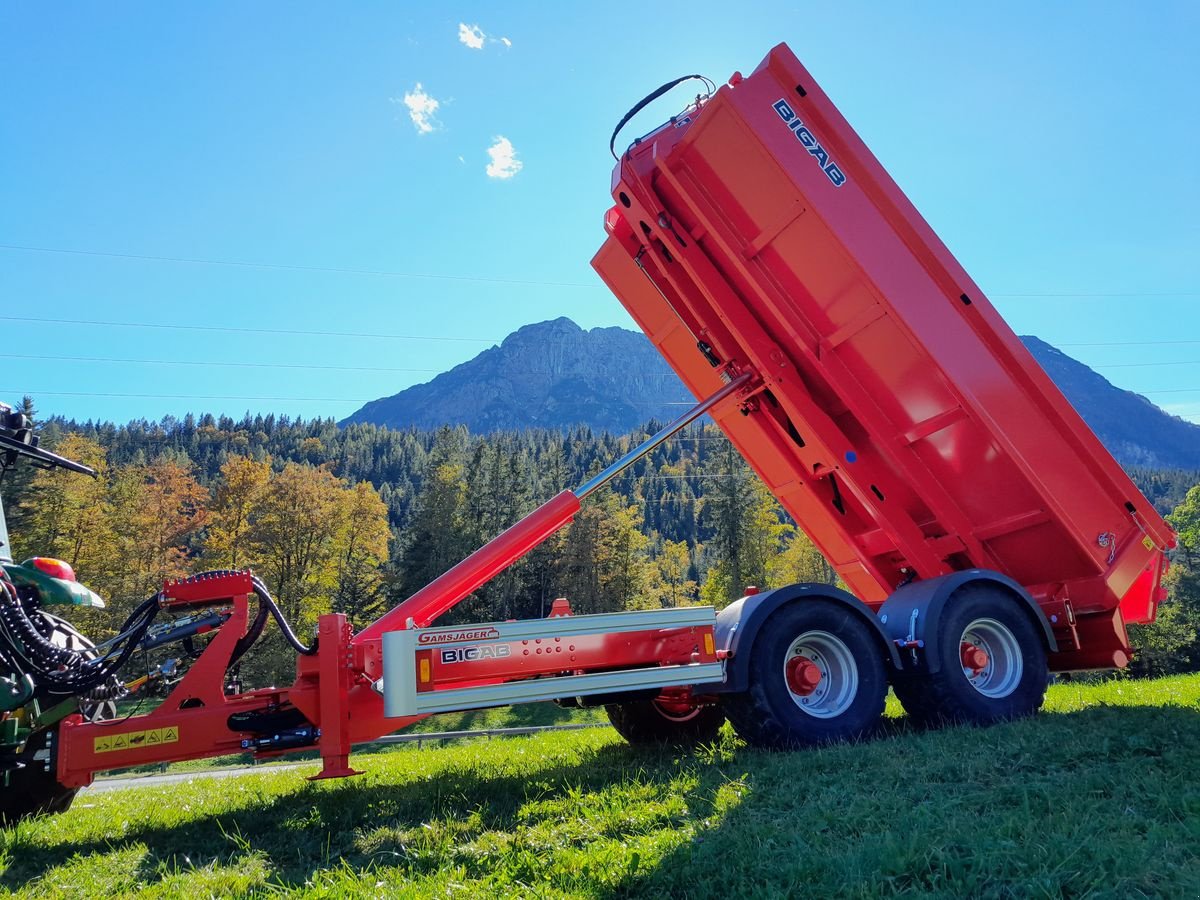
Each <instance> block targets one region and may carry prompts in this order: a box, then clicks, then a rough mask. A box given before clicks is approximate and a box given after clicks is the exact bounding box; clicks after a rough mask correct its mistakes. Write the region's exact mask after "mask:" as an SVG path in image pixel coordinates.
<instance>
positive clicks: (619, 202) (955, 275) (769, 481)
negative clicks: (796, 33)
mask: <svg viewBox="0 0 1200 900" xmlns="http://www.w3.org/2000/svg"><path fill="white" fill-rule="evenodd" d="M612 193H613V198H614V200H615V201H616V204H615V206H614V207H613V208H612V209H611V210H610V211H609V213H608V215H607V216H606V219H605V226H606V230H607V232H608V239H607V240H606V241H605V243H604V245H603V247H602V248H601V249H600V251H599V253H598V254H597V255H596V257H595V259H594V260H593V262H592V265H593V266H594V267H595V269H596V271H597V272H598V273H599V274H600V276H601V277H602V278H603V279H604V281H605V282H606V283H607V284H608V286H609V287H610V288H611V289H612V290H613V292H614V293H615V294H616V295H617V297H618V298H619V299H620V300H621V302H622V303H623V304H624V306H625V307H626V309H628V310H629V312H630V314H631V315H632V316H633V318H634V319H635V320H636V321H637V322H638V324H639V326H640V327H641V328H642V329H643V330H644V331H645V332H646V334H647V335H648V336H649V337H650V339H651V341H652V342H653V343H654V344H655V345H656V346H657V347H658V349H659V350H660V351H661V352H662V354H663V356H664V357H665V358H666V359H667V361H668V362H669V363H670V365H671V366H672V367H673V368H674V369H675V371H676V372H677V373H678V374H679V376H680V377H681V378H682V380H683V381H684V383H685V384H686V385H687V386H688V388H689V389H690V390H691V391H692V392H693V393H694V394H695V395H696V396H697V397H702V396H705V395H707V394H709V393H711V392H712V391H714V390H716V389H717V388H718V387H719V386H720V383H721V379H720V376H721V373H722V371H724V372H726V373H729V372H740V371H751V372H753V373H755V374H756V375H757V377H758V378H759V379H761V385H760V390H759V391H758V393H757V394H756V395H755V396H754V397H753V398H752V400H751V401H750V403H749V404H748V405H747V406H746V408H745V409H744V411H739V410H737V409H729V410H727V411H725V412H724V413H722V414H719V415H718V416H717V421H718V424H719V425H720V427H721V428H722V429H723V431H724V432H725V434H726V435H727V436H728V437H729V439H730V440H731V441H732V442H733V443H734V445H735V446H736V447H737V449H738V450H739V451H740V452H741V453H742V455H743V456H744V457H745V458H746V460H747V461H748V462H749V463H750V465H751V466H752V467H753V468H754V469H755V471H756V472H757V473H758V475H759V476H760V477H761V478H762V479H763V481H764V483H765V484H766V485H767V486H768V488H770V490H771V491H772V492H773V493H774V494H775V496H776V497H777V498H778V499H779V501H780V503H781V504H782V505H783V506H784V508H785V509H786V510H787V511H788V512H789V513H790V514H791V515H792V516H793V517H794V519H795V520H796V522H797V523H798V524H799V525H800V526H801V528H803V530H804V531H805V532H806V533H807V534H808V535H809V537H810V538H811V539H812V540H813V541H814V542H815V543H816V545H817V546H818V548H819V549H820V550H821V551H822V552H823V553H824V555H825V556H826V558H827V559H828V560H829V561H830V563H831V564H832V565H833V566H834V568H835V569H836V570H837V571H838V573H839V574H840V575H841V577H842V578H843V579H844V581H845V582H846V583H847V585H848V586H849V587H850V589H851V590H852V591H853V592H854V593H856V594H857V595H858V596H859V597H861V598H862V599H863V600H865V601H866V602H867V603H868V604H870V605H872V606H874V607H878V605H880V604H881V603H882V602H883V601H884V600H885V599H886V598H887V597H888V596H889V595H890V594H891V593H892V591H893V590H895V589H896V587H898V586H899V585H900V584H902V583H904V582H906V581H908V580H910V579H912V578H931V577H935V576H938V575H943V574H948V573H950V572H953V571H957V570H963V569H973V568H981V569H991V570H994V571H998V572H1001V573H1003V574H1005V575H1008V576H1009V577H1011V578H1013V579H1014V580H1016V581H1017V582H1019V583H1020V584H1021V585H1023V586H1025V587H1026V588H1027V589H1028V590H1029V591H1030V593H1031V594H1032V595H1033V596H1034V598H1035V599H1036V600H1037V601H1038V602H1039V603H1040V604H1041V605H1042V607H1043V609H1044V610H1045V611H1046V613H1047V616H1048V618H1050V619H1051V621H1052V622H1053V625H1054V630H1055V634H1056V637H1057V638H1058V640H1059V645H1060V647H1059V650H1060V652H1059V653H1057V654H1055V655H1053V656H1052V659H1051V665H1052V667H1054V668H1056V669H1060V670H1061V669H1084V668H1099V667H1109V666H1121V665H1124V664H1125V663H1126V662H1127V661H1128V653H1129V646H1128V644H1129V642H1128V638H1127V636H1126V631H1125V624H1126V623H1128V622H1146V621H1151V620H1152V619H1153V616H1154V610H1155V607H1156V604H1157V602H1158V600H1159V598H1160V594H1161V591H1162V588H1161V582H1162V576H1163V574H1164V572H1165V570H1166V562H1165V557H1164V551H1165V550H1167V549H1168V548H1170V547H1172V546H1174V535H1173V533H1172V531H1171V530H1170V528H1169V527H1168V526H1167V524H1166V523H1165V522H1164V521H1163V519H1162V517H1161V516H1159V515H1158V513H1157V512H1156V511H1155V510H1154V508H1153V507H1152V506H1151V504H1150V503H1149V502H1148V501H1147V500H1146V499H1145V498H1144V497H1143V496H1142V495H1141V493H1140V492H1139V491H1138V489H1137V488H1136V487H1135V486H1134V484H1133V483H1132V482H1131V481H1130V479H1129V477H1128V476H1127V475H1126V474H1125V472H1124V471H1123V470H1122V469H1121V467H1120V466H1119V465H1118V464H1117V462H1116V461H1115V460H1114V459H1113V458H1112V456H1111V455H1110V454H1109V453H1108V451H1107V450H1105V448H1104V447H1103V445H1102V444H1101V443H1100V441H1099V440H1098V439H1097V438H1096V436H1095V435H1094V434H1093V433H1092V432H1091V430H1090V429H1089V428H1088V427H1087V426H1086V425H1085V424H1084V422H1083V420H1082V419H1081V418H1080V417H1079V415H1078V414H1077V413H1076V412H1075V410H1074V409H1073V408H1072V407H1071V405H1070V403H1068V401H1067V400H1066V399H1065V398H1064V397H1063V395H1062V393H1061V392H1060V391H1059V390H1058V388H1057V387H1056V386H1055V385H1054V384H1053V382H1052V381H1051V380H1050V378H1049V377H1048V376H1047V375H1046V374H1045V372H1043V371H1042V369H1041V367H1040V366H1039V365H1038V364H1037V362H1036V361H1035V360H1034V359H1033V357H1032V355H1031V354H1030V353H1029V351H1028V350H1027V349H1026V348H1025V347H1024V345H1023V344H1022V343H1021V341H1020V340H1019V339H1018V338H1017V336H1016V335H1015V334H1014V333H1013V331H1012V330H1011V329H1010V328H1009V327H1008V325H1007V324H1006V323H1005V322H1004V320H1003V319H1002V318H1001V317H1000V315H999V314H998V313H997V312H996V310H995V309H994V308H993V306H992V305H991V303H989V302H988V300H987V298H986V297H985V296H984V295H983V292H982V291H981V290H980V289H979V286H978V285H976V284H975V283H974V282H973V281H972V280H971V278H970V277H969V276H968V275H967V273H966V272H965V271H964V270H963V268H962V267H961V266H960V265H959V264H958V262H957V261H956V260H955V259H954V257H953V256H952V255H951V253H950V251H949V250H947V249H946V247H945V245H944V244H942V242H941V241H940V240H939V239H938V237H937V235H935V234H934V232H933V230H932V229H931V228H930V227H929V225H928V224H927V223H926V222H925V221H924V219H922V218H921V216H920V214H919V213H918V212H917V211H916V209H915V208H914V207H913V205H912V204H911V203H910V202H909V200H908V199H907V198H906V197H905V195H904V194H903V192H902V191H901V190H900V188H899V187H898V186H897V185H896V184H895V182H894V181H892V179H891V178H890V177H889V176H888V174H887V172H886V171H885V170H884V169H883V167H882V166H881V165H880V163H879V162H878V161H877V160H876V159H875V157H874V156H873V155H872V154H871V152H870V151H869V150H868V149H867V147H866V145H865V144H863V142H862V141H861V140H860V139H859V137H858V135H857V134H855V132H854V130H853V129H852V128H851V127H850V125H849V124H848V123H847V122H846V120H845V119H844V118H843V117H842V115H841V114H840V113H839V112H838V110H837V109H836V108H835V107H834V105H833V103H832V102H830V100H829V98H828V97H827V96H826V95H825V93H824V92H823V91H822V90H821V88H820V87H819V86H818V85H817V83H816V82H815V81H814V80H813V78H812V76H811V75H810V74H809V73H808V71H807V70H805V68H804V67H803V66H802V65H801V64H800V62H799V61H798V60H797V59H796V57H795V56H794V55H793V54H792V52H791V51H790V50H789V49H788V48H787V46H786V45H780V46H778V47H776V48H775V49H774V50H772V51H771V53H770V54H769V55H768V57H767V58H766V59H765V60H764V61H763V63H762V64H761V65H760V66H759V67H758V68H757V69H756V70H755V71H754V72H753V73H752V74H751V75H749V76H747V77H745V78H742V77H741V76H740V75H735V76H734V77H733V78H731V79H730V83H729V84H727V85H724V86H722V87H721V88H720V89H719V90H718V91H717V92H716V93H715V94H714V95H713V96H712V97H711V98H710V99H708V100H706V101H703V102H702V103H699V104H698V105H696V106H694V107H693V108H691V109H690V110H688V112H687V113H686V114H685V115H683V116H680V117H676V119H674V120H672V122H670V123H668V124H667V125H665V126H663V127H662V128H660V129H658V130H657V131H655V132H653V133H651V134H650V135H648V136H647V137H646V138H643V139H641V140H640V141H638V142H636V143H635V145H634V146H632V147H631V148H630V150H629V151H628V152H627V153H626V154H625V155H624V156H623V157H622V159H621V162H620V163H619V164H618V165H617V167H616V169H615V171H614V176H613V190H612ZM699 343H703V344H705V345H707V347H709V348H711V350H710V351H709V352H708V353H707V354H705V353H702V352H701V351H700V350H698V349H697V346H698V344H699ZM714 363H715V364H716V365H714Z"/></svg>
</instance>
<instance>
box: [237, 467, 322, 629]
mask: <svg viewBox="0 0 1200 900" xmlns="http://www.w3.org/2000/svg"><path fill="white" fill-rule="evenodd" d="M344 487H345V485H344V483H343V482H341V481H339V480H338V479H337V478H334V477H333V475H331V474H330V473H329V472H328V471H326V470H325V469H315V468H313V467H312V466H306V465H301V464H299V463H288V464H287V465H286V466H284V468H283V471H281V472H279V473H277V474H276V475H275V476H274V477H272V478H271V479H270V481H269V483H268V484H267V487H266V489H265V490H264V491H263V493H262V496H261V498H260V500H259V508H258V512H257V515H256V516H255V517H254V520H253V525H252V529H251V535H250V539H251V540H252V541H253V544H254V546H255V553H256V555H257V564H258V568H260V569H261V570H262V571H263V573H264V574H265V575H266V576H267V583H268V584H269V585H270V586H271V587H272V589H273V591H274V594H275V599H276V601H277V602H278V603H279V606H280V608H281V609H282V610H283V612H284V614H285V615H286V616H287V617H288V619H289V620H291V621H292V622H293V623H295V625H296V626H297V627H299V626H300V625H301V623H304V624H306V625H311V624H313V623H315V620H316V616H317V615H319V614H320V613H321V612H323V611H325V609H326V607H327V598H328V596H329V594H330V593H331V592H332V589H333V588H334V585H335V583H336V578H337V575H336V566H335V565H334V561H333V549H334V541H335V538H336V537H337V535H338V533H339V532H340V531H341V530H342V527H343V522H342V519H343V516H344V514H345V504H344V502H343V500H342V491H343V489H344ZM322 600H324V601H325V602H324V603H322Z"/></svg>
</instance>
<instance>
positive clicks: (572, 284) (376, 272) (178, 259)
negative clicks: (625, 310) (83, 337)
mask: <svg viewBox="0 0 1200 900" xmlns="http://www.w3.org/2000/svg"><path fill="white" fill-rule="evenodd" d="M0 250H16V251H21V252H25V253H61V254H68V255H71V256H100V257H104V258H107V259H133V260H139V261H141V262H172V263H188V264H190V265H199V266H231V267H235V268H239V269H283V270H288V271H296V272H329V273H333V274H337V275H368V276H372V277H375V278H425V279H432V280H436V281H471V282H480V283H483V284H513V285H522V286H524V287H569V288H588V289H589V290H596V289H601V290H607V288H605V287H604V285H602V284H587V283H584V282H580V281H537V280H534V279H528V278H496V277H493V276H490V275H440V274H437V273H434V272H389V271H384V270H382V269H355V268H348V267H340V266H301V265H295V264H289V263H263V262H245V261H242V260H232V259H203V258H200V257H190V256H150V255H148V254H141V253H107V252H103V251H100V250H74V249H68V248H66V247H29V246H25V245H23V244H0Z"/></svg>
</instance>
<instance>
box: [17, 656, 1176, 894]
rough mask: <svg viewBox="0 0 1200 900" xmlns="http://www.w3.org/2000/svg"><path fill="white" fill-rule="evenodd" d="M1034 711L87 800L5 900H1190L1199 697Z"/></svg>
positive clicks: (1153, 693)
mask: <svg viewBox="0 0 1200 900" xmlns="http://www.w3.org/2000/svg"><path fill="white" fill-rule="evenodd" d="M1046 708H1047V712H1046V713H1045V714H1044V715H1042V716H1040V717H1038V718H1036V719H1034V720H1031V721H1026V722H1021V723H1016V724H1012V725H1004V726H999V727H995V728H991V729H986V730H979V729H969V728H954V729H946V730H942V731H936V732H926V733H919V732H916V731H913V730H911V729H910V728H909V727H908V725H907V722H906V720H905V719H904V718H903V717H902V716H899V715H898V714H897V710H896V709H895V707H894V706H893V707H891V708H890V710H889V711H890V714H891V715H890V717H889V719H888V724H887V727H886V729H885V734H884V736H883V737H881V739H879V740H876V741H873V742H871V743H868V744H861V745H857V746H843V747H832V748H828V749H822V750H817V751H807V752H800V753H789V754H781V753H765V752H759V751H752V750H749V749H747V748H746V747H744V746H742V745H740V744H739V742H738V741H737V740H736V739H734V738H733V737H731V736H729V737H726V738H725V739H724V740H722V741H721V742H720V743H719V744H717V745H716V746H714V747H710V748H706V749H704V750H701V751H697V752H688V753H680V752H674V753H672V752H669V751H661V752H660V751H646V750H633V749H631V748H629V747H627V746H625V745H624V744H623V743H621V742H620V740H619V739H618V738H617V736H616V735H615V734H614V733H613V732H612V731H611V730H609V729H589V730H586V731H577V732H567V733H555V734H544V735H538V736H536V737H532V738H515V739H507V740H499V741H490V742H484V741H472V742H468V743H463V744H457V745H452V746H447V747H445V748H439V749H428V748H427V749H423V750H416V749H405V750H400V751H393V752H385V753H375V754H368V755H365V756H363V757H360V758H359V761H360V763H362V765H361V766H360V767H365V768H366V769H367V770H368V773H367V774H366V775H363V776H360V777H358V778H353V779H346V780H341V781H336V782H327V783H320V784H312V783H309V782H307V781H305V780H304V777H303V775H304V774H307V771H306V770H302V771H297V770H292V771H285V772H273V773H255V774H253V775H250V776H247V777H243V778H236V779H227V780H222V781H219V782H217V781H209V782H206V781H204V780H200V779H197V780H196V781H194V782H192V783H190V784H187V783H185V784H178V785H171V786H169V787H160V788H137V789H130V790H125V791H119V792H113V793H106V794H92V795H88V794H86V793H85V794H83V795H81V796H80V798H79V799H78V800H77V802H76V805H75V807H74V808H73V809H72V810H71V811H70V812H69V813H67V814H65V815H62V816H59V817H56V818H45V819H40V820H35V821H32V822H28V823H24V824H22V825H20V826H18V827H17V828H15V829H9V830H6V831H3V832H0V866H2V874H0V886H3V888H4V889H6V890H8V891H10V892H12V893H14V894H16V895H18V896H64V897H88V898H92V897H102V896H115V895H121V896H128V895H132V894H144V895H146V896H164V897H174V896H180V895H184V894H186V895H188V896H189V897H194V898H195V897H207V896H222V897H224V896H240V895H247V894H268V893H290V892H296V893H299V894H303V895H306V896H313V897H346V896H380V897H394V896H413V897H418V896H419V897H426V896H434V895H437V896H505V895H526V896H539V897H543V896H544V897H555V896H585V897H609V896H613V897H617V896H679V897H682V896H692V897H718V896H719V897H729V896H782V895H800V894H812V895H818V896H819V895H837V896H862V897H866V896H872V897H874V896H893V895H930V894H932V895H940V896H945V897H1072V898H1074V897H1080V898H1082V897H1121V898H1126V897H1195V896H1198V895H1200V772H1198V771H1197V765H1198V763H1200V676H1187V677H1177V678H1171V679H1165V680H1162V681H1153V682H1132V681H1115V682H1109V683H1106V684H1101V685H1091V686H1085V685H1078V686H1077V685H1059V686H1055V687H1053V688H1051V690H1050V694H1049V697H1048V700H1047V705H1046ZM489 716H490V717H496V716H497V714H496V713H491V714H489ZM487 718H488V717H487V716H485V717H482V719H487ZM491 724H500V722H495V721H493V722H492V723H491ZM442 727H454V726H452V725H450V724H448V723H447V724H444V725H443V726H442Z"/></svg>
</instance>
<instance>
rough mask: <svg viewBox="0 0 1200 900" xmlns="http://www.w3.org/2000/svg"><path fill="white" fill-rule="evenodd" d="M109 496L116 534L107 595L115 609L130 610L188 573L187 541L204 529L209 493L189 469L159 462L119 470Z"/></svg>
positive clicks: (168, 461) (181, 464)
mask: <svg viewBox="0 0 1200 900" xmlns="http://www.w3.org/2000/svg"><path fill="white" fill-rule="evenodd" d="M109 496H110V505H111V510H112V526H113V531H114V534H115V540H114V545H113V547H112V559H113V562H114V564H115V565H114V567H113V569H112V571H111V572H110V573H109V577H110V579H111V581H110V586H111V593H112V595H113V597H114V598H117V599H118V600H119V602H118V607H119V608H121V609H123V610H124V609H125V608H129V609H131V608H132V607H133V606H135V605H136V604H137V603H139V602H140V601H142V600H144V599H145V598H146V597H148V596H150V595H151V594H154V593H156V592H157V591H158V590H159V589H160V588H161V587H162V582H163V580H164V579H167V578H177V577H180V576H184V575H187V574H189V573H190V572H191V570H192V562H191V559H190V554H191V553H192V547H191V542H192V539H193V538H194V537H195V536H196V534H197V532H198V531H199V530H200V528H201V526H203V525H204V522H205V517H206V510H205V502H206V501H207V499H208V491H206V490H205V489H204V488H203V487H202V486H201V485H200V483H199V482H198V481H197V480H196V478H195V476H194V475H193V474H192V471H191V466H190V465H188V464H187V463H185V462H181V461H180V460H177V459H170V458H167V457H160V458H159V459H156V460H155V461H154V462H151V463H149V464H146V465H133V466H126V467H124V468H122V469H119V470H118V471H117V472H116V474H115V477H114V478H113V480H112V482H111V487H110V495H109Z"/></svg>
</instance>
